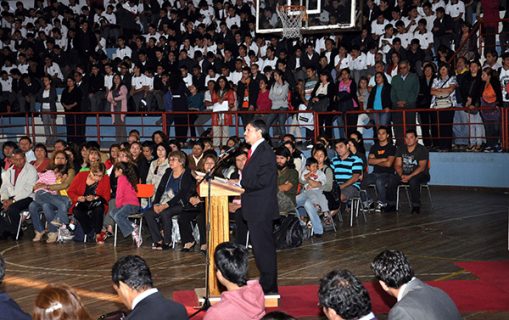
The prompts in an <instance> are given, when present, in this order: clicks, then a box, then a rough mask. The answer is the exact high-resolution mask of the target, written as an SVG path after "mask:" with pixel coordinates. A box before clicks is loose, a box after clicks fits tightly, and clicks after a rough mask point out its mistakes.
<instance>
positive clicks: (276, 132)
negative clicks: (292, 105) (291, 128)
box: [265, 108, 288, 137]
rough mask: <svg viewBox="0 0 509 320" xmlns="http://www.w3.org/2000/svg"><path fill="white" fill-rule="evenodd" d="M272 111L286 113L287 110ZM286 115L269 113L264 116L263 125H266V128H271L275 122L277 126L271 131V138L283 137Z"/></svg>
mask: <svg viewBox="0 0 509 320" xmlns="http://www.w3.org/2000/svg"><path fill="white" fill-rule="evenodd" d="M273 111H288V109H284V108H279V109H277V110H273ZM287 117H288V115H287V114H286V113H284V112H282V113H269V114H268V115H266V117H265V123H266V124H267V127H269V128H270V127H272V125H273V124H274V123H275V122H277V124H278V126H277V127H274V128H273V130H272V135H273V136H281V137H282V136H283V135H285V134H286V127H285V124H286V119H287Z"/></svg>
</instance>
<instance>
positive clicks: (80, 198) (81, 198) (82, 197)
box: [78, 196, 86, 202]
mask: <svg viewBox="0 0 509 320" xmlns="http://www.w3.org/2000/svg"><path fill="white" fill-rule="evenodd" d="M85 200H86V198H85V197H84V196H79V197H78V202H85Z"/></svg>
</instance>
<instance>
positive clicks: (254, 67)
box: [0, 0, 509, 151]
mask: <svg viewBox="0 0 509 320" xmlns="http://www.w3.org/2000/svg"><path fill="white" fill-rule="evenodd" d="M477 2H479V3H482V6H479V8H476V7H475V6H476V4H477ZM477 2H476V1H467V2H464V1H462V0H449V1H443V0H432V1H431V2H428V1H422V0H413V1H410V0H398V1H389V0H377V1H375V0H368V1H365V2H363V3H361V4H360V5H361V6H362V7H363V9H364V10H363V11H362V13H363V17H362V19H361V21H362V23H361V24H360V25H359V28H360V29H361V31H359V32H348V33H340V32H338V33H333V34H330V33H327V34H315V35H305V36H304V39H303V41H294V40H289V39H281V38H280V37H279V36H277V35H274V34H271V35H268V36H266V35H263V34H260V33H257V32H256V19H255V17H254V14H255V11H256V10H255V5H256V4H255V3H253V2H251V1H241V0H237V1H234V2H224V3H223V2H221V1H206V0H202V1H190V2H182V1H174V2H173V1H155V0H152V1H151V0H145V1H136V0H131V1H107V2H104V4H100V3H98V2H91V3H88V2H87V3H88V5H85V4H84V3H80V1H78V0H69V1H68V3H67V1H65V2H59V1H57V0H48V1H47V3H46V2H45V1H42V0H41V1H35V5H34V7H33V8H25V6H24V4H23V2H17V3H16V7H15V8H12V7H10V3H8V2H2V5H1V9H0V12H1V15H2V30H1V31H2V51H1V54H0V64H1V66H2V67H1V70H2V76H1V79H0V84H1V86H2V93H1V105H2V108H3V110H7V111H20V112H34V111H42V113H41V117H42V122H43V124H44V130H45V136H46V138H47V139H48V141H49V142H50V144H51V143H53V142H54V140H56V139H57V132H56V114H55V113H54V112H55V111H57V102H59V103H61V105H62V107H63V110H64V112H63V113H64V114H65V124H66V126H67V140H68V141H69V142H70V141H73V142H79V141H81V140H82V137H83V136H84V133H85V126H84V124H85V122H86V115H84V114H83V113H80V114H76V113H75V112H93V113H94V112H115V113H113V114H112V123H113V124H114V125H115V128H116V131H115V135H116V137H118V138H119V139H120V140H124V139H125V138H126V136H127V133H126V128H125V118H126V115H125V114H122V112H126V111H142V112H143V111H166V112H170V113H169V114H167V116H166V118H165V121H166V128H167V129H168V130H169V128H171V127H172V126H173V127H174V128H175V136H176V137H177V139H179V140H180V141H182V140H186V139H187V138H188V137H191V138H193V139H194V138H195V137H199V136H201V135H207V136H209V137H212V138H213V142H214V145H216V146H219V145H224V144H225V143H226V141H227V139H228V136H229V126H231V125H232V124H233V121H234V119H233V116H232V114H231V113H225V112H226V111H245V112H246V113H243V114H241V115H240V118H241V119H242V122H243V124H244V125H245V124H246V123H247V122H249V120H251V119H252V118H253V117H255V116H257V117H262V118H264V120H265V121H266V122H267V123H268V124H269V126H272V127H273V131H274V135H278V136H282V135H284V134H285V133H292V134H294V135H295V136H296V137H297V139H299V141H300V139H303V140H306V139H307V140H310V138H311V136H312V131H313V130H319V131H320V132H319V133H315V134H327V135H328V136H329V137H330V138H332V137H333V133H335V132H337V134H336V138H341V137H347V136H348V135H349V134H350V133H351V132H352V131H356V130H358V131H360V132H361V133H362V132H363V130H365V129H366V128H371V127H373V126H380V125H385V126H391V125H392V126H393V130H394V137H395V138H397V139H398V141H399V142H400V143H402V141H403V136H404V130H405V129H407V128H413V129H416V123H417V121H418V123H419V124H420V127H421V129H422V138H423V140H424V143H425V145H426V147H428V149H432V150H451V149H454V150H467V151H482V150H485V151H499V150H500V144H499V139H500V110H499V108H500V107H503V106H507V105H508V104H509V94H508V90H507V88H506V87H507V83H508V80H507V79H509V78H508V76H507V74H508V73H509V54H506V53H504V54H503V55H502V57H501V62H500V59H499V54H498V53H497V51H496V50H495V41H494V38H495V33H496V28H495V29H493V26H492V24H493V23H492V22H490V21H491V20H490V19H488V18H492V16H495V17H496V15H498V7H497V8H495V6H497V5H498V2H497V1H477ZM259 5H260V6H261V7H263V8H262V9H263V10H260V12H263V17H260V19H261V23H262V24H263V25H268V26H272V27H278V26H279V22H278V19H277V15H276V10H275V6H276V2H275V1H260V3H259ZM348 5H349V3H348V2H346V1H340V0H331V1H325V3H324V4H323V6H322V7H323V8H324V10H323V11H324V12H327V13H328V16H329V17H331V16H333V17H335V18H336V20H337V21H339V20H340V16H341V12H342V9H344V10H347V9H348V8H347V6H348ZM481 9H482V13H483V15H484V17H485V18H486V19H485V21H486V23H485V28H483V30H486V33H484V34H483V35H482V39H483V41H484V43H485V44H486V45H485V48H484V53H483V55H481V51H482V50H480V49H479V48H478V46H477V43H478V41H477V38H476V34H471V30H472V24H473V23H475V21H476V19H477V17H478V16H479V14H480V12H481ZM347 11H348V10H347ZM493 19H495V18H493ZM504 39H505V38H504V37H502V36H501V40H502V41H501V45H502V49H503V50H505V49H506V47H507V45H506V42H505V41H504ZM454 48H455V49H456V50H457V52H455V51H454V50H453V49H454ZM453 54H454V59H452V57H453ZM480 58H485V62H484V64H480V62H479V59H480ZM451 63H452V64H451ZM56 87H57V88H63V91H62V92H61V95H60V94H57V91H56V90H55V88H56ZM59 92H60V89H59ZM58 100H60V101H58ZM484 106H486V107H488V108H486V109H483V108H481V109H479V108H480V107H484ZM455 107H461V108H460V109H456V110H455V109H452V108H455ZM415 108H418V109H419V110H420V111H419V112H414V111H412V109H415ZM429 109H436V110H437V112H430V110H429ZM442 109H443V110H442ZM289 110H301V111H304V110H306V111H314V112H324V111H329V112H332V113H329V114H325V115H322V116H320V119H318V123H311V122H312V119H310V118H309V117H306V116H305V115H304V116H297V115H295V114H289V113H288V111H289ZM193 111H200V112H202V113H193ZM172 112H191V113H190V114H188V115H187V114H185V113H184V114H182V113H178V114H173V113H172ZM403 112H404V113H405V116H403ZM209 121H210V123H211V128H208V123H209ZM157 124H162V122H161V121H159V122H158V123H157ZM335 126H336V127H337V128H339V129H340V130H339V131H337V130H333V129H334V127H335ZM301 127H305V128H306V132H305V133H304V132H301ZM168 132H169V131H168ZM168 132H167V134H168Z"/></svg>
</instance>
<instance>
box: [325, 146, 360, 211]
mask: <svg viewBox="0 0 509 320" xmlns="http://www.w3.org/2000/svg"><path fill="white" fill-rule="evenodd" d="M347 143H348V140H346V139H339V140H337V141H336V143H335V144H334V146H335V148H336V153H337V156H336V157H335V158H334V159H332V163H331V168H332V171H333V173H334V179H335V180H336V181H337V182H338V184H339V188H340V189H341V202H347V201H348V200H349V199H351V198H353V197H355V196H357V195H359V190H360V188H361V183H360V180H361V177H362V168H363V165H362V160H361V159H360V158H359V157H357V156H356V155H353V154H352V153H351V152H350V150H349V149H348V146H347Z"/></svg>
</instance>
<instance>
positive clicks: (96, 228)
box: [73, 206, 104, 234]
mask: <svg viewBox="0 0 509 320" xmlns="http://www.w3.org/2000/svg"><path fill="white" fill-rule="evenodd" d="M73 215H74V217H75V218H76V219H77V220H78V222H79V223H80V225H81V228H82V229H83V232H84V233H85V234H90V233H92V232H93V233H95V234H99V233H100V232H101V230H102V227H103V221H104V207H103V206H99V207H96V208H94V209H92V210H86V209H80V208H79V207H75V208H74V210H73Z"/></svg>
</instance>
